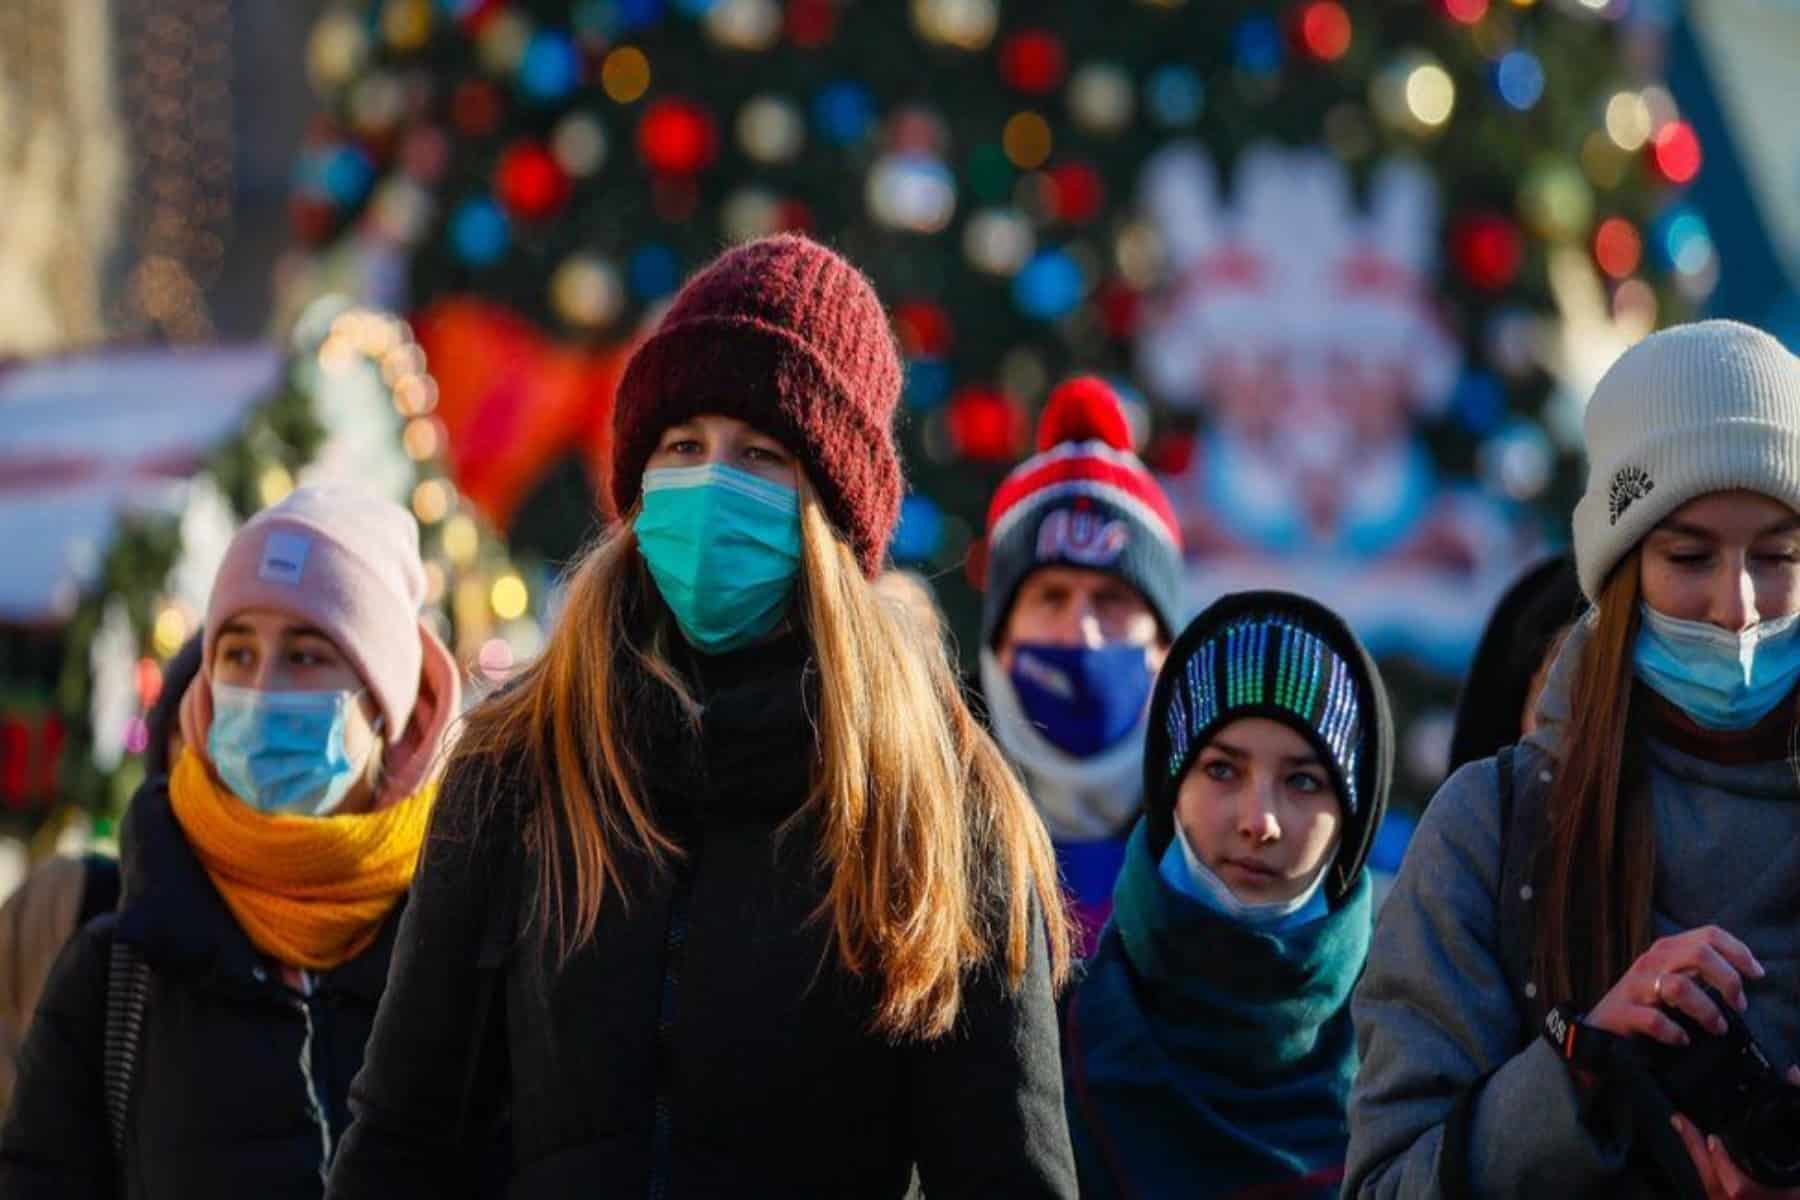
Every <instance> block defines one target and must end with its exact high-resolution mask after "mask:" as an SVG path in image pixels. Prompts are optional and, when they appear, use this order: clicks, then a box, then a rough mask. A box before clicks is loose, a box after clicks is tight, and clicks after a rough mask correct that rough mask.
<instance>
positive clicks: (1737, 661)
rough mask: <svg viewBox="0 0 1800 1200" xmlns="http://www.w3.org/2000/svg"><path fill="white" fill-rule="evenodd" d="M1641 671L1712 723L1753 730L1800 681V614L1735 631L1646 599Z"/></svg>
mask: <svg viewBox="0 0 1800 1200" xmlns="http://www.w3.org/2000/svg"><path fill="white" fill-rule="evenodd" d="M1643 618H1644V621H1643V626H1642V628H1641V629H1639V631H1638V636H1637V645H1636V646H1635V647H1634V648H1633V651H1632V660H1633V664H1634V666H1635V667H1636V669H1637V676H1638V678H1639V679H1642V680H1643V681H1644V682H1645V683H1647V684H1649V685H1650V686H1651V687H1652V688H1653V689H1655V691H1656V693H1657V695H1659V696H1661V697H1662V698H1663V699H1665V700H1667V701H1668V702H1669V703H1671V704H1673V705H1675V707H1677V708H1679V709H1680V710H1681V711H1682V712H1684V713H1686V714H1687V715H1688V716H1690V717H1692V718H1693V719H1694V722H1695V723H1696V724H1699V725H1703V726H1705V727H1706V728H1708V729H1748V728H1750V726H1752V725H1754V724H1756V723H1757V722H1758V721H1760V720H1762V719H1763V718H1764V717H1766V716H1768V715H1769V714H1770V713H1771V712H1773V711H1775V706H1776V705H1777V704H1780V703H1781V701H1782V700H1783V699H1784V698H1785V697H1786V696H1787V695H1788V693H1789V692H1792V691H1793V690H1794V686H1795V684H1796V683H1800V614H1795V615H1791V616H1786V617H1780V618H1777V619H1776V620H1773V621H1759V622H1757V623H1756V624H1755V625H1752V626H1751V627H1750V628H1748V629H1746V630H1744V631H1742V632H1741V633H1732V632H1730V631H1729V630H1725V629H1720V628H1719V627H1718V626H1717V625H1711V624H1708V623H1706V622H1704V621H1680V620H1677V619H1675V618H1674V617H1666V616H1664V615H1663V614H1662V613H1659V612H1657V611H1656V610H1655V609H1653V608H1651V607H1650V606H1649V605H1647V604H1646V605H1644V606H1643Z"/></svg>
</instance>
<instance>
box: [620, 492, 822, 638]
mask: <svg viewBox="0 0 1800 1200" xmlns="http://www.w3.org/2000/svg"><path fill="white" fill-rule="evenodd" d="M634 528H635V530H636V532H637V540H638V549H639V551H640V552H641V553H642V554H643V556H644V562H645V563H646V564H647V565H648V566H649V568H650V575H651V577H652V578H653V579H655V580H656V589H657V591H659V592H661V593H662V598H663V600H664V602H665V603H667V604H668V606H669V610H670V611H671V612H673V613H674V614H675V621H676V623H677V624H678V625H680V626H681V632H682V635H683V636H684V637H686V638H687V640H688V641H689V642H690V643H692V644H693V646H694V647H695V648H696V649H698V650H700V651H702V652H704V653H707V654H724V653H726V652H727V651H730V650H736V649H738V648H740V647H743V646H748V645H749V644H750V643H752V642H754V641H756V640H758V639H759V638H762V637H765V636H767V635H768V634H769V633H771V632H773V631H774V629H775V627H776V626H777V625H779V624H781V619H782V618H783V617H785V616H786V615H787V611H788V604H789V602H790V601H791V600H792V598H793V594H794V580H795V579H796V578H798V577H799V574H800V494H799V493H798V492H797V491H795V490H794V489H793V488H790V487H783V486H782V485H781V484H778V483H770V482H769V481H768V480H766V479H758V478H757V477H756V476H754V475H751V474H748V473H746V472H744V471H739V470H737V469H736V468H734V467H727V466H724V465H722V464H720V463H708V464H706V465H705V466H701V467H660V468H658V469H656V470H653V471H646V472H644V506H643V509H642V511H640V512H639V513H638V519H637V524H636V526H635V527H634Z"/></svg>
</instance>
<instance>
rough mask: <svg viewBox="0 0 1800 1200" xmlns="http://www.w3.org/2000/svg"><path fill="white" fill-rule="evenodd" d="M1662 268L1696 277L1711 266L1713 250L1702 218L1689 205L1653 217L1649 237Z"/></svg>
mask: <svg viewBox="0 0 1800 1200" xmlns="http://www.w3.org/2000/svg"><path fill="white" fill-rule="evenodd" d="M1651 244H1652V245H1654V246H1655V247H1656V250H1657V257H1658V258H1659V259H1661V260H1662V263H1663V265H1664V266H1666V267H1669V268H1672V269H1673V270H1676V271H1679V272H1681V273H1682V274H1683V275H1698V274H1700V273H1701V272H1703V271H1705V270H1706V269H1707V268H1708V267H1710V266H1711V265H1712V262H1713V258H1714V255H1715V253H1716V252H1715V250H1714V248H1713V240H1712V232H1711V231H1710V230H1708V229H1707V227H1706V218H1704V217H1702V216H1701V215H1700V213H1699V211H1698V210H1697V209H1695V208H1693V207H1692V206H1690V205H1686V204H1677V205H1675V206H1673V207H1671V208H1668V209H1665V210H1664V211H1663V214H1662V215H1661V216H1659V217H1657V218H1656V228H1655V230H1654V232H1653V233H1652V236H1651Z"/></svg>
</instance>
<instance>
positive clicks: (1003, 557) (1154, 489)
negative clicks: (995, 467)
mask: <svg viewBox="0 0 1800 1200" xmlns="http://www.w3.org/2000/svg"><path fill="white" fill-rule="evenodd" d="M1037 448H1038V453H1037V454H1036V455H1034V456H1033V457H1031V458H1028V459H1026V460H1025V461H1024V462H1022V463H1020V464H1019V465H1018V466H1017V467H1014V468H1013V470H1012V472H1011V473H1010V474H1008V475H1007V477H1006V478H1005V479H1004V480H1002V481H1001V483H1000V487H999V489H998V490H997V491H996V492H995V493H994V498H993V500H992V501H991V502H990V503H989V505H988V515H987V542H988V561H987V594H986V598H985V600H984V602H983V607H982V618H981V633H982V641H983V644H984V645H986V646H988V647H990V648H991V647H993V646H994V645H995V643H996V642H997V641H998V640H999V637H1000V634H1001V632H1002V631H1003V630H1004V629H1005V626H1006V618H1007V614H1008V613H1010V612H1011V611H1012V606H1013V600H1014V599H1015V598H1016V597H1017V595H1018V592H1019V586H1020V585H1021V584H1023V583H1024V582H1025V578H1026V576H1028V575H1030V574H1031V573H1032V572H1033V571H1035V570H1037V569H1038V568H1039V567H1053V566H1063V567H1079V568H1083V569H1085V570H1090V571H1099V572H1102V573H1103V574H1107V575H1115V576H1117V577H1118V578H1120V579H1122V580H1124V581H1125V582H1126V583H1128V584H1130V585H1131V586H1132V587H1134V588H1136V589H1137V590H1138V592H1139V593H1140V594H1141V595H1142V596H1143V597H1144V600H1145V601H1146V602H1147V603H1148V604H1149V605H1150V608H1151V610H1152V611H1153V612H1155V614H1156V619H1157V622H1158V623H1159V624H1160V625H1161V626H1162V631H1163V636H1164V637H1166V638H1172V637H1173V636H1174V634H1175V630H1177V629H1178V628H1180V626H1181V618H1182V600H1181V528H1180V526H1179V525H1178V524H1177V523H1176V520H1175V510H1174V509H1173V508H1172V507H1170V505H1169V498H1168V497H1167V496H1166V495H1164V494H1163V490H1162V488H1161V487H1160V486H1159V485H1158V484H1157V482H1156V480H1155V479H1154V478H1153V477H1152V476H1151V474H1150V472H1149V471H1148V470H1146V469H1145V467H1144V464H1143V462H1142V461H1141V460H1140V459H1139V458H1138V457H1137V455H1136V454H1133V453H1132V450H1131V427H1130V425H1129V423H1128V422H1127V421H1126V419H1125V411H1124V409H1123V408H1122V407H1121V406H1120V404H1119V398H1118V396H1117V395H1116V394H1115V393H1114V392H1113V390H1112V388H1110V387H1109V386H1107V384H1106V383H1105V382H1104V381H1103V380H1100V379H1096V378H1094V377H1092V376H1081V377H1077V378H1075V379H1071V380H1069V381H1067V382H1066V383H1064V384H1062V385H1061V386H1060V387H1058V388H1057V389H1056V391H1055V392H1053V393H1051V396H1050V403H1049V404H1047V405H1046V406H1045V407H1044V413H1043V416H1042V417H1041V418H1040V419H1039V422H1038V436H1037Z"/></svg>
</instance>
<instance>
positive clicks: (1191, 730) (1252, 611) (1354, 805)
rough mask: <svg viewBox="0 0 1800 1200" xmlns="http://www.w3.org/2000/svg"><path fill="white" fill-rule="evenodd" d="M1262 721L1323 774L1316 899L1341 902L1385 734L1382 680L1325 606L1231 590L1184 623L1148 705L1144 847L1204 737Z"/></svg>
mask: <svg viewBox="0 0 1800 1200" xmlns="http://www.w3.org/2000/svg"><path fill="white" fill-rule="evenodd" d="M1247 717H1266V718H1269V719H1272V720H1276V721H1280V722H1282V723H1283V724H1285V725H1287V726H1288V727H1289V728H1291V729H1294V730H1295V731H1297V732H1298V733H1299V734H1300V735H1301V736H1302V737H1304V738H1305V739H1306V740H1307V741H1308V742H1309V743H1311V745H1312V747H1313V749H1314V750H1315V751H1316V752H1317V753H1318V755H1319V757H1320V759H1321V760H1322V761H1323V762H1324V764H1325V767H1326V769H1327V770H1328V771H1329V772H1330V774H1331V779H1332V785H1333V787H1334V788H1335V789H1336V791H1337V794H1338V797H1339V799H1340V800H1341V802H1342V806H1343V813H1342V817H1343V826H1342V834H1341V837H1340V840H1339V843H1338V851H1337V857H1336V859H1335V860H1334V861H1333V863H1332V865H1331V868H1330V871H1329V873H1328V875H1327V877H1326V881H1325V884H1326V897H1327V899H1329V900H1330V901H1331V902H1332V903H1334V904H1335V903H1336V902H1337V901H1338V900H1339V899H1341V898H1342V897H1343V896H1345V895H1347V894H1348V893H1349V891H1350V888H1351V887H1352V886H1353V885H1354V884H1355V882H1356V877H1357V875H1358V873H1359V872H1361V870H1362V868H1363V864H1364V862H1365V861H1367V859H1368V856H1369V847H1370V846H1371V845H1372V844H1373V842H1374V837H1375V831H1376V829H1377V828H1379V827H1380V825H1381V817H1382V814H1383V812H1384V811H1385V810H1386V808H1387V798H1388V787H1389V784H1390V782H1391V780H1392V776H1393V760H1394V725H1393V718H1392V716H1391V715H1390V713H1389V711H1388V701H1387V691H1386V688H1385V687H1384V686H1383V685H1382V682H1381V673H1380V672H1379V671H1378V670H1377V669H1376V666H1375V661H1374V660H1373V659H1372V658H1370V657H1369V653H1368V651H1367V650H1366V649H1364V647H1363V644H1362V642H1361V641H1360V640H1359V639H1358V638H1357V636H1356V634H1355V633H1354V632H1352V631H1351V629H1350V627H1349V626H1348V625H1346V624H1345V623H1344V621H1343V619H1342V618H1341V617H1339V616H1338V615H1337V614H1336V613H1334V612H1332V611H1331V610H1330V609H1328V608H1326V607H1325V606H1324V605H1322V604H1319V603H1318V602H1316V601H1313V600H1309V599H1307V598H1306V597H1304V596H1298V595H1294V594H1292V593H1288V592H1239V593H1237V594H1235V595H1231V596H1227V597H1225V598H1224V599H1222V600H1220V601H1218V602H1217V603H1216V604H1214V605H1213V606H1212V607H1210V608H1208V609H1207V610H1206V611H1205V612H1203V613H1201V614H1200V615H1199V616H1198V617H1196V618H1194V622H1193V624H1191V625H1189V626H1188V627H1187V628H1186V629H1185V630H1183V631H1182V634H1181V636H1180V637H1179V638H1177V639H1176V641H1175V645H1174V646H1173V647H1171V648H1170V650H1169V657H1168V660H1167V661H1166V662H1165V663H1164V664H1163V669H1162V673H1161V674H1160V675H1159V676H1158V677H1157V682H1156V691H1155V692H1154V693H1153V694H1152V696H1151V699H1150V718H1149V720H1150V727H1149V731H1148V737H1147V740H1146V742H1145V747H1144V813H1145V821H1146V824H1147V831H1146V832H1147V834H1148V836H1149V838H1150V845H1151V849H1152V850H1153V851H1154V852H1156V853H1158V854H1160V853H1161V852H1162V850H1163V848H1165V847H1166V846H1167V845H1168V844H1169V839H1170V838H1172V837H1173V836H1174V830H1175V801H1176V797H1177V795H1178V793H1179V792H1180V790H1181V780H1182V778H1183V777H1184V776H1185V775H1186V774H1187V772H1188V769H1189V768H1190V767H1191V766H1192V765H1193V762H1194V759H1195V757H1196V756H1197V755H1198V754H1199V753H1200V751H1201V749H1202V748H1203V747H1204V746H1205V745H1206V743H1207V742H1208V741H1209V740H1210V739H1211V738H1212V736H1213V734H1215V733H1216V732H1218V731H1219V730H1220V729H1222V728H1224V727H1225V726H1226V725H1229V724H1230V723H1231V722H1233V721H1237V720H1241V719H1243V718H1247Z"/></svg>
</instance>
